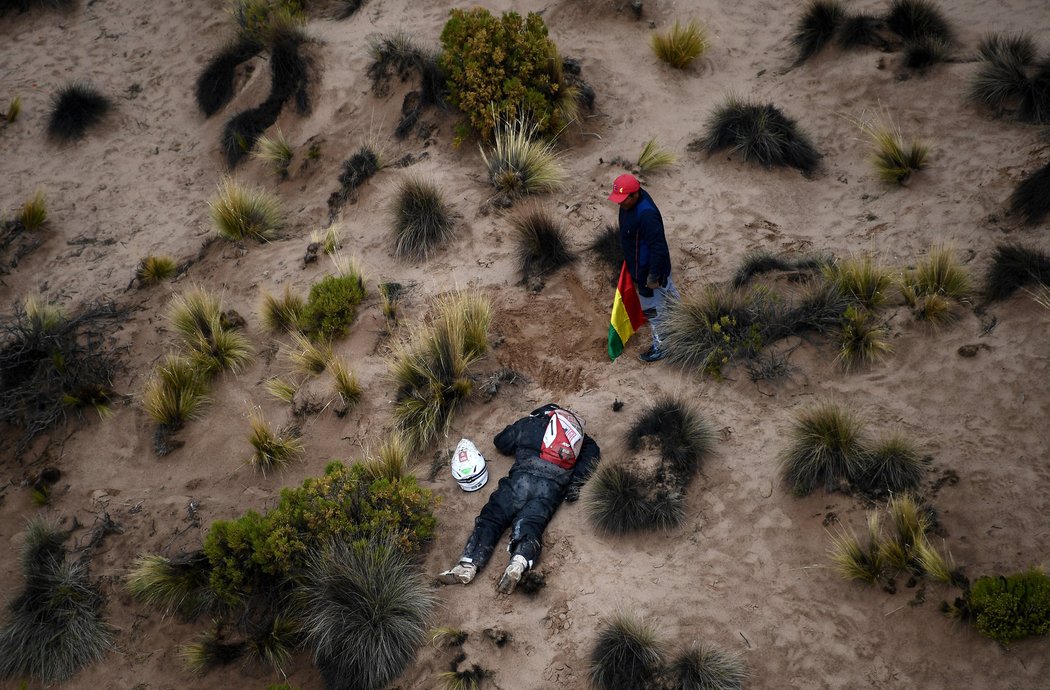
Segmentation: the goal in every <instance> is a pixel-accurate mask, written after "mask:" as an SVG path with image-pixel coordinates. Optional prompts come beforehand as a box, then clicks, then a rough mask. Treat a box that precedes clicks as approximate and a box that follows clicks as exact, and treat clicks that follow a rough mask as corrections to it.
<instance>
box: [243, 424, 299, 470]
mask: <svg viewBox="0 0 1050 690" xmlns="http://www.w3.org/2000/svg"><path fill="white" fill-rule="evenodd" d="M248 424H249V426H250V427H251V433H250V434H249V435H248V442H249V443H250V444H251V446H252V448H253V449H254V451H253V452H252V455H251V457H249V458H248V464H249V465H252V466H253V467H256V468H258V469H259V470H260V471H262V473H263V475H265V474H266V472H267V471H269V470H272V469H280V468H282V467H284V466H285V465H287V464H288V463H289V462H291V461H292V460H296V459H298V458H299V457H300V456H302V454H303V452H304V451H305V449H304V448H303V443H302V441H300V440H299V438H298V436H296V435H293V434H290V433H286V432H282V431H280V430H278V431H274V429H273V428H272V427H271V426H270V424H269V423H268V422H267V421H266V420H265V419H264V418H263V416H262V411H261V410H260V409H259V408H254V409H252V411H251V412H250V413H249V414H248Z"/></svg>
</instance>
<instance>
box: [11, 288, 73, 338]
mask: <svg viewBox="0 0 1050 690" xmlns="http://www.w3.org/2000/svg"><path fill="white" fill-rule="evenodd" d="M22 309H23V311H24V312H25V317H26V323H27V325H28V326H29V328H30V330H32V331H34V332H36V333H41V334H44V333H53V332H55V331H57V330H59V329H60V328H61V327H62V325H63V324H64V323H65V322H66V320H67V318H68V317H67V316H66V313H65V312H64V311H63V310H62V308H61V307H59V306H58V305H56V304H51V303H50V302H48V301H47V300H46V299H44V297H43V296H42V295H39V294H37V293H31V294H29V295H27V296H26V298H25V301H23V302H22Z"/></svg>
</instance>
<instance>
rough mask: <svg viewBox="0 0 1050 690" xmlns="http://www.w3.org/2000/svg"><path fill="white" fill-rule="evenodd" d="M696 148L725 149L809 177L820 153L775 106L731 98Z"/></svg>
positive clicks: (713, 117)
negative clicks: (796, 170)
mask: <svg viewBox="0 0 1050 690" xmlns="http://www.w3.org/2000/svg"><path fill="white" fill-rule="evenodd" d="M691 146H692V147H693V148H699V149H702V150H705V151H707V152H708V153H709V154H710V153H717V152H718V151H722V150H724V149H730V150H731V151H733V152H737V153H740V155H741V156H743V158H744V160H745V161H753V162H756V163H759V164H760V165H762V166H764V167H766V168H772V167H785V166H786V167H792V168H796V169H798V170H800V171H802V172H803V173H804V174H806V175H809V174H811V173H812V172H813V171H815V170H816V169H817V164H818V163H819V161H820V154H819V153H817V150H816V149H815V148H813V144H812V143H811V142H810V140H809V137H808V136H807V135H806V134H805V132H803V131H802V129H801V128H799V126H798V124H797V123H796V122H795V120H794V119H792V118H790V117H788V116H787V115H785V114H784V113H783V112H782V111H781V110H780V109H779V108H777V107H776V106H774V105H772V104H759V103H751V102H748V101H744V100H740V99H738V98H736V97H735V96H730V97H729V98H728V99H727V100H726V101H725V103H723V104H722V105H719V106H718V107H716V108H715V110H714V112H713V113H712V114H711V116H710V117H709V118H708V120H707V124H706V126H705V131H704V135H703V136H702V137H701V138H700V139H698V140H696V141H695V142H693V144H692V145H691Z"/></svg>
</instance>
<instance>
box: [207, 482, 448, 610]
mask: <svg viewBox="0 0 1050 690" xmlns="http://www.w3.org/2000/svg"><path fill="white" fill-rule="evenodd" d="M433 503H434V499H433V495H432V494H431V492H430V491H429V490H427V489H423V488H421V487H419V486H418V485H417V484H416V482H415V479H414V478H413V477H411V476H405V477H402V478H400V479H393V480H391V479H387V478H376V479H373V478H372V477H371V476H370V475H369V473H368V472H367V471H366V469H365V468H364V467H362V466H361V465H358V464H355V465H352V466H350V467H346V466H345V465H343V464H341V463H338V462H334V463H332V464H330V465H329V466H328V467H327V468H326V469H325V474H324V476H322V477H317V478H310V479H307V480H306V481H304V482H303V485H302V487H301V488H288V489H284V490H283V491H282V492H281V500H280V503H278V505H277V507H276V508H274V509H273V510H271V511H270V512H269V513H266V514H265V515H260V514H259V513H256V512H254V511H248V512H247V513H246V514H245V515H244V516H242V517H240V518H238V519H236V520H220V521H217V522H215V523H214V524H213V525H212V527H211V530H210V531H209V532H208V536H207V537H206V538H205V541H204V552H205V554H206V555H207V556H208V560H209V561H210V563H211V566H212V570H211V588H212V590H213V591H214V592H215V594H216V595H218V596H220V597H222V598H223V599H225V600H227V601H230V602H231V603H236V602H238V601H240V600H241V599H242V598H243V597H246V596H249V595H251V594H253V593H254V592H256V591H257V590H259V589H260V588H261V587H262V586H265V583H271V582H272V581H273V580H274V579H276V580H278V581H284V580H287V579H290V578H293V577H296V576H297V574H298V573H301V572H303V569H304V568H305V567H306V564H307V561H308V557H309V554H310V552H311V551H312V550H317V549H319V548H320V547H322V546H323V545H325V544H327V543H328V542H329V541H330V540H331V539H339V540H341V541H344V542H351V541H355V540H360V539H372V538H383V539H390V540H391V541H392V543H393V544H394V545H396V546H397V547H399V548H401V549H402V550H404V551H405V552H407V553H413V552H417V551H419V550H420V549H421V548H422V546H423V545H424V544H425V543H426V542H427V541H428V540H429V539H430V538H431V537H432V536H433V533H434V525H435V520H434V516H433V514H432V512H431V509H432V506H433Z"/></svg>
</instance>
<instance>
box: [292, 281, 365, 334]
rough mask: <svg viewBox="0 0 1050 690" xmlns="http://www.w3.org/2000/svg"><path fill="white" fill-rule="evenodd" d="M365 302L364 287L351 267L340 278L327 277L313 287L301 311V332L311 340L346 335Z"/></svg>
mask: <svg viewBox="0 0 1050 690" xmlns="http://www.w3.org/2000/svg"><path fill="white" fill-rule="evenodd" d="M364 298H365V283H364V280H363V279H362V278H361V274H360V273H359V272H358V271H356V270H354V269H353V268H352V267H351V268H350V270H348V271H346V272H345V273H343V274H341V275H328V276H325V277H324V278H322V279H321V280H320V281H318V282H316V283H314V285H313V286H312V287H311V288H310V297H309V298H307V300H306V307H305V308H304V309H303V321H302V323H303V329H304V330H305V331H306V332H307V333H308V334H309V335H310V336H312V337H322V338H326V339H328V338H332V337H338V336H341V335H345V334H346V331H347V328H349V327H350V323H351V322H352V321H353V320H354V316H355V315H356V314H357V305H358V304H360V303H361V300H363V299H364Z"/></svg>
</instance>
